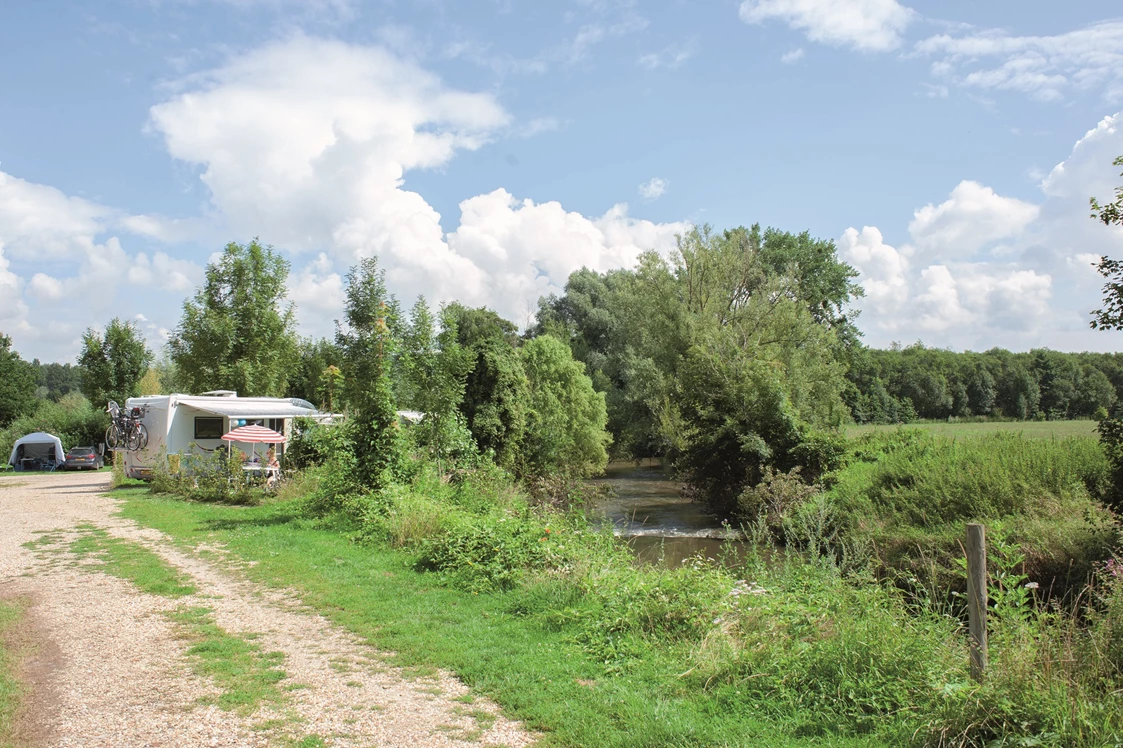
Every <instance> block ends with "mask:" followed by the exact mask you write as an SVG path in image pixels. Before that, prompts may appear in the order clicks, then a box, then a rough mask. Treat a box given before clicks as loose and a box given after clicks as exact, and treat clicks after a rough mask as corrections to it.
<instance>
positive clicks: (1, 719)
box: [0, 600, 23, 748]
mask: <svg viewBox="0 0 1123 748" xmlns="http://www.w3.org/2000/svg"><path fill="white" fill-rule="evenodd" d="M22 617H23V606H21V605H20V604H19V603H16V602H12V601H10V600H0V746H3V748H8V746H11V745H13V743H12V742H11V735H12V729H13V727H14V722H15V716H16V711H17V710H18V709H19V702H20V694H21V692H22V686H21V684H20V682H19V681H18V680H17V679H16V667H17V664H18V661H19V653H18V652H15V651H13V647H12V645H11V643H10V639H9V633H10V632H11V630H12V628H13V627H14V626H15V625H16V624H18V623H19V621H20V619H21V618H22Z"/></svg>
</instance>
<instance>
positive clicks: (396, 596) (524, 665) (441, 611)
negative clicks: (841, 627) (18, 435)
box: [117, 490, 890, 748]
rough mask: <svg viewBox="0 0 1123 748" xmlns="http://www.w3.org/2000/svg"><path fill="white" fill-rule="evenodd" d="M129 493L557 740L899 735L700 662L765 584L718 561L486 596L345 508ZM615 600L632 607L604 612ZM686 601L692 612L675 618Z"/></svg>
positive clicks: (170, 526)
mask: <svg viewBox="0 0 1123 748" xmlns="http://www.w3.org/2000/svg"><path fill="white" fill-rule="evenodd" d="M117 495H118V496H120V497H121V498H123V499H124V501H125V503H124V507H123V513H124V514H125V516H127V517H129V518H132V519H135V520H137V521H138V522H140V523H141V524H142V525H146V526H150V527H154V528H156V529H159V530H161V531H162V532H165V533H167V534H169V535H171V536H172V537H174V538H176V539H177V540H179V541H180V542H182V543H183V544H185V545H187V546H190V547H207V548H214V547H222V548H223V549H224V550H225V552H227V553H228V554H230V560H231V561H232V562H233V563H234V564H235V565H236V566H237V567H238V568H240V569H241V571H242V573H244V574H246V575H247V576H249V577H250V578H251V579H253V580H255V581H258V582H262V583H265V584H267V585H269V586H272V587H278V588H285V589H290V590H292V591H294V592H295V593H296V594H297V595H298V596H299V597H300V598H301V600H302V601H303V602H304V603H306V604H308V605H310V606H311V607H313V608H314V609H316V610H318V611H320V612H321V613H323V614H324V615H326V616H327V617H328V618H330V619H331V620H332V621H333V622H335V623H337V624H339V625H341V626H343V627H345V628H346V629H348V630H350V631H352V632H353V633H355V634H357V635H358V636H360V637H361V638H362V639H363V640H365V641H366V642H367V643H370V644H372V645H374V646H377V647H379V648H380V649H387V650H392V651H394V652H396V653H397V654H396V656H395V658H394V664H396V665H401V666H405V667H412V668H421V669H424V668H426V667H439V668H448V669H450V670H453V671H454V672H456V673H457V674H458V675H459V676H460V678H461V679H463V680H464V681H465V682H466V683H468V684H469V685H470V686H471V687H472V688H473V690H476V691H479V692H480V693H483V694H486V695H488V696H490V697H491V698H493V699H495V700H496V702H497V703H499V704H500V705H501V706H502V707H503V708H504V711H505V712H506V713H507V715H508V716H511V717H513V718H517V719H520V720H522V721H523V722H525V723H526V724H527V725H528V727H530V728H532V729H535V730H541V731H544V732H545V733H546V738H545V743H546V744H547V745H564V746H592V745H596V746H668V745H682V746H685V745H698V746H702V745H731V746H736V745H744V746H755V745H769V746H777V747H779V748H784V747H785V746H793V747H794V746H812V745H814V746H824V745H826V746H854V747H857V746H881V745H888V744H890V743H887V742H886V741H885V740H884V739H883V738H878V737H875V736H872V735H853V734H851V735H845V734H836V735H831V734H829V730H826V729H816V730H814V733H815V734H817V735H818V737H814V736H812V735H810V734H808V735H801V734H800V732H801V729H802V730H803V731H805V732H806V731H807V730H810V729H811V728H810V727H809V726H805V727H803V728H800V726H799V724H798V723H797V722H795V721H793V720H794V719H795V718H794V716H793V714H794V712H793V711H792V710H791V709H785V708H784V707H783V706H782V705H781V704H780V703H779V702H776V703H774V704H764V703H762V701H761V700H759V699H758V698H757V697H756V695H755V694H751V693H750V691H749V690H748V689H742V688H739V687H737V685H736V682H735V680H734V681H731V682H727V683H722V685H721V686H716V685H715V684H711V685H710V686H707V685H706V683H705V677H708V676H705V677H704V676H702V675H701V674H700V673H699V672H697V671H696V672H693V673H692V672H687V671H688V670H690V668H691V667H692V665H691V663H694V662H695V655H694V653H696V652H700V651H703V650H704V648H705V647H706V646H707V645H706V644H705V636H704V633H705V632H709V631H711V630H714V629H715V628H718V629H720V624H718V625H716V626H715V624H713V623H711V622H712V621H713V619H714V618H715V617H717V616H718V615H720V610H719V608H720V607H721V605H722V604H723V603H725V602H726V601H736V600H739V599H741V595H740V594H738V595H733V596H731V595H730V593H731V592H732V591H733V590H734V589H744V590H752V589H756V588H755V587H750V586H748V584H747V583H746V584H743V585H741V586H740V587H737V586H736V585H737V582H738V579H736V578H734V577H733V576H731V575H729V574H728V573H726V572H723V571H720V570H716V569H706V570H703V569H687V570H679V571H677V572H671V571H668V570H663V569H656V568H653V567H647V568H646V569H636V568H635V567H634V566H633V565H632V564H631V562H630V559H629V558H628V556H627V552H626V551H624V550H622V549H620V550H619V555H618V556H616V557H610V558H609V559H608V560H607V562H606V565H605V566H604V568H603V569H602V570H601V571H602V572H603V573H605V574H608V573H609V572H614V576H615V577H616V578H614V579H613V578H608V577H604V578H602V581H603V583H604V585H605V588H604V590H603V592H602V594H600V595H592V594H589V591H582V590H580V589H575V588H573V587H571V586H569V585H567V584H566V583H565V582H564V580H562V579H560V578H558V577H557V576H556V575H553V576H552V575H543V576H542V577H538V578H535V579H534V580H532V581H528V582H527V583H526V584H523V585H521V586H520V587H519V588H517V589H511V590H507V591H491V592H478V593H473V592H470V591H467V590H463V589H458V588H456V587H453V586H449V585H448V584H444V583H442V580H441V577H440V575H439V574H437V573H432V572H424V571H420V570H418V568H417V563H416V562H417V556H416V554H414V553H411V552H408V551H405V550H400V549H395V548H392V547H389V546H387V545H384V544H381V543H373V544H358V543H355V542H354V541H353V540H352V537H353V535H352V534H351V533H348V532H340V530H341V529H344V528H341V527H340V526H338V525H337V524H333V523H332V522H331V521H313V520H308V519H304V518H303V517H302V516H301V512H300V509H301V507H300V505H299V502H286V503H279V504H272V505H267V506H258V507H230V506H217V505H205V504H196V503H189V502H184V501H181V500H178V499H173V498H159V497H151V496H148V495H147V494H145V493H143V492H140V491H136V490H131V491H123V492H118V494H117ZM607 547H608V548H611V547H614V543H613V542H612V541H611V539H610V538H609V542H608V546H607ZM617 563H619V566H616V564H617ZM629 570H630V571H629ZM696 575H697V579H695V576H696ZM551 576H552V578H551ZM747 594H748V593H747ZM772 594H774V593H772ZM748 596H749V597H751V598H752V599H759V595H755V594H751V595H748ZM610 598H613V599H615V600H616V601H617V603H618V605H617V607H616V608H615V609H614V610H605V605H606V602H607V601H608V600H609V599H610ZM746 599H748V598H746ZM699 605H701V607H699ZM712 606H717V607H712ZM691 607H695V608H697V609H696V610H694V612H693V614H690V613H689V611H690V609H691ZM683 609H685V610H686V611H687V613H688V615H687V616H686V617H685V618H684V617H682V616H681V615H679V616H676V617H673V618H667V617H666V616H667V614H668V613H681V611H682V610H683ZM613 621H614V622H613ZM653 624H654V627H655V628H652V625H653ZM664 624H665V625H664ZM643 628H648V629H651V630H649V631H646V632H645V631H642V630H637V629H643ZM780 713H785V714H786V715H787V716H777V715H778V714H780Z"/></svg>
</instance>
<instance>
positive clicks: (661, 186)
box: [639, 177, 670, 200]
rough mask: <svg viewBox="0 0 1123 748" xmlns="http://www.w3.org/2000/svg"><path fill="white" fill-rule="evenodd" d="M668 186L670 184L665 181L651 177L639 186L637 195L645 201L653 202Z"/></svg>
mask: <svg viewBox="0 0 1123 748" xmlns="http://www.w3.org/2000/svg"><path fill="white" fill-rule="evenodd" d="M669 185H670V182H668V181H667V180H666V179H663V178H661V177H652V178H651V179H649V180H647V181H646V182H644V183H643V184H641V185H640V186H639V194H640V195H641V196H642V197H643V198H645V199H647V200H654V199H655V198H657V197H662V196H663V193H665V192H666V191H667V187H668V186H669Z"/></svg>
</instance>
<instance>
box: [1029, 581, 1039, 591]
mask: <svg viewBox="0 0 1123 748" xmlns="http://www.w3.org/2000/svg"><path fill="white" fill-rule="evenodd" d="M1038 586H1039V585H1038V584H1037V582H1026V589H1027V590H1035V589H1037V588H1038Z"/></svg>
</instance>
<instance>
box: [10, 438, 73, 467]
mask: <svg viewBox="0 0 1123 748" xmlns="http://www.w3.org/2000/svg"><path fill="white" fill-rule="evenodd" d="M65 457H66V450H64V449H63V448H62V442H61V441H59V438H58V437H57V436H55V435H54V434H45V433H43V432H42V431H36V432H35V433H34V434H28V435H27V436H25V437H23V438H22V439H20V440H18V441H17V442H16V443H15V445H13V446H12V456H11V457H9V458H8V464H9V465H12V466H14V467H15V468H16V470H27V469H33V470H34V469H41V468H43V467H46V466H47V464H48V463H50V462H54V463H56V464H57V463H59V462H62V460H63V459H64V458H65Z"/></svg>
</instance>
